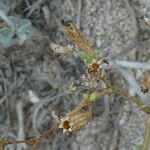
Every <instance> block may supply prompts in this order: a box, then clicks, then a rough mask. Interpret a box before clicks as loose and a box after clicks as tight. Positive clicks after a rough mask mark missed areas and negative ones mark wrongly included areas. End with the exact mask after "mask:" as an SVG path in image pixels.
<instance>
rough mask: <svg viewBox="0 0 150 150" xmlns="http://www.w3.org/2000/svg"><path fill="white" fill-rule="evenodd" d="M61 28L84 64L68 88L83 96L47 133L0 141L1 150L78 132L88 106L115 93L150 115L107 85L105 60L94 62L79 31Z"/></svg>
mask: <svg viewBox="0 0 150 150" xmlns="http://www.w3.org/2000/svg"><path fill="white" fill-rule="evenodd" d="M62 24H63V26H64V29H65V31H66V33H67V35H68V36H69V38H70V40H71V41H72V42H73V44H76V45H77V46H78V47H79V48H80V49H81V50H82V55H81V53H79V52H77V54H78V56H79V57H80V58H81V60H84V62H85V70H84V72H83V75H82V77H81V80H79V81H77V82H75V83H72V84H71V85H70V87H69V89H70V90H71V91H76V90H77V89H78V88H80V87H82V88H84V89H86V93H84V94H83V99H82V100H81V102H80V103H79V104H78V105H77V106H76V107H75V108H74V109H73V110H72V111H70V112H69V113H67V114H66V115H65V116H64V117H62V118H60V119H57V121H56V124H55V125H54V126H53V127H51V128H50V129H49V130H48V131H46V132H44V133H42V134H41V135H40V136H39V137H35V138H31V139H26V140H22V141H11V140H9V139H2V140H1V141H0V148H1V149H3V148H4V147H5V146H6V145H8V144H19V143H26V144H29V145H32V146H34V148H35V146H36V145H37V144H39V143H40V142H41V141H42V139H43V138H47V137H48V136H49V135H51V134H53V133H55V134H56V132H57V131H58V130H59V129H62V130H63V132H77V131H79V130H80V129H82V128H84V127H85V126H86V125H87V124H88V122H90V121H91V120H92V103H96V102H97V100H98V99H99V98H100V97H102V96H105V95H111V94H117V95H120V96H122V97H124V98H125V99H126V100H129V101H131V102H132V103H133V104H136V105H137V106H138V107H139V108H140V109H141V110H143V111H144V112H145V113H146V114H148V116H149V115H150V106H149V105H146V104H144V103H143V102H142V101H141V100H140V99H139V98H136V97H133V96H129V94H128V92H127V90H124V89H122V88H120V87H117V86H113V85H111V83H110V81H109V79H108V75H107V73H106V72H105V69H104V68H103V64H107V65H109V62H107V61H106V60H105V59H97V58H96V56H95V52H94V51H93V50H92V48H91V46H90V44H89V43H88V42H87V40H86V39H85V38H84V36H83V35H81V32H80V31H79V29H77V28H76V27H75V25H74V24H73V23H72V22H70V21H62ZM50 46H51V48H52V49H53V50H54V52H55V53H59V54H66V51H67V53H68V49H67V48H65V47H61V46H58V45H56V44H50ZM70 52H72V49H71V50H69V53H70ZM149 80H150V78H148V79H147V80H146V81H145V82H144V84H143V90H145V89H147V88H149V86H150V82H149ZM100 81H102V82H104V83H105V84H106V88H105V89H100V87H98V83H99V82H100ZM149 126H150V121H149V117H148V121H147V126H146V132H145V138H144V144H143V148H144V150H148V142H149V140H150V132H149Z"/></svg>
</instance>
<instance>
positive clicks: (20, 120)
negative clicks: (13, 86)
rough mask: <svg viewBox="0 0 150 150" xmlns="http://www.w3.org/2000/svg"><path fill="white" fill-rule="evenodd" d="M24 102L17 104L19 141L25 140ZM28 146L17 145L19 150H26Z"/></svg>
mask: <svg viewBox="0 0 150 150" xmlns="http://www.w3.org/2000/svg"><path fill="white" fill-rule="evenodd" d="M22 109H23V108H22V102H19V103H18V104H17V115H18V124H19V131H18V139H21V140H24V137H25V136H24V121H23V110H22ZM26 148H27V145H26V144H24V143H22V144H21V145H17V150H21V149H26Z"/></svg>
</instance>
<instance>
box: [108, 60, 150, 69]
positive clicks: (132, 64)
mask: <svg viewBox="0 0 150 150" xmlns="http://www.w3.org/2000/svg"><path fill="white" fill-rule="evenodd" d="M110 64H113V65H118V66H121V67H124V68H131V69H144V70H150V63H141V62H133V61H125V60H114V61H110Z"/></svg>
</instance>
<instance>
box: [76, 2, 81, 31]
mask: <svg viewBox="0 0 150 150" xmlns="http://www.w3.org/2000/svg"><path fill="white" fill-rule="evenodd" d="M81 7H82V0H78V12H77V20H76V25H77V27H78V28H80V19H81Z"/></svg>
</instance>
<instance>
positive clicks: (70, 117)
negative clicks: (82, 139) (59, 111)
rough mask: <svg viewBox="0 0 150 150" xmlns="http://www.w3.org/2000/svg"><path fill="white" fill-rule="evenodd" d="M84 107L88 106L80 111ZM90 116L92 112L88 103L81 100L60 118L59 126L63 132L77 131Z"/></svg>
mask: <svg viewBox="0 0 150 150" xmlns="http://www.w3.org/2000/svg"><path fill="white" fill-rule="evenodd" d="M84 107H88V110H87V111H84V112H82V109H83V108H84ZM91 117H92V114H91V109H90V106H89V103H88V102H86V101H84V102H81V103H80V104H79V106H77V107H76V108H75V109H74V110H73V111H71V112H70V113H68V114H67V115H66V116H65V117H63V118H61V120H60V124H59V128H62V129H63V132H66V131H69V132H72V131H78V130H80V129H81V128H83V127H84V126H85V125H86V124H87V123H88V122H89V121H90V120H91Z"/></svg>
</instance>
